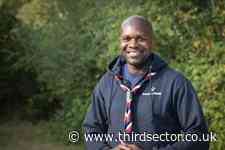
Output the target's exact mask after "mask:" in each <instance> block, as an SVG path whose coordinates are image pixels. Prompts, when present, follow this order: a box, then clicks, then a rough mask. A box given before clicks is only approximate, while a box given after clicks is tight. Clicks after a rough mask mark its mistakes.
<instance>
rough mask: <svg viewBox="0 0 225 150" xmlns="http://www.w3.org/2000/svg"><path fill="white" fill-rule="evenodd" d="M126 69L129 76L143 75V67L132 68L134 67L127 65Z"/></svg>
mask: <svg viewBox="0 0 225 150" xmlns="http://www.w3.org/2000/svg"><path fill="white" fill-rule="evenodd" d="M127 68H128V72H129V73H130V74H137V75H143V74H145V71H146V70H145V69H144V66H140V67H139V66H134V65H131V64H127Z"/></svg>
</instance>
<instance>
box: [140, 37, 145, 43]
mask: <svg viewBox="0 0 225 150" xmlns="http://www.w3.org/2000/svg"><path fill="white" fill-rule="evenodd" d="M145 40H146V39H145V38H142V37H140V38H138V41H139V42H143V41H145Z"/></svg>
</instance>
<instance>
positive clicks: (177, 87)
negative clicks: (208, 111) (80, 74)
mask: <svg viewBox="0 0 225 150" xmlns="http://www.w3.org/2000/svg"><path fill="white" fill-rule="evenodd" d="M152 37H153V31H152V26H151V24H150V23H149V22H148V21H147V20H146V19H145V18H144V17H142V16H131V17H128V18H127V19H126V20H125V21H124V22H123V23H122V25H121V34H120V46H121V52H120V55H119V56H118V57H116V58H115V59H114V60H113V61H112V62H111V64H110V65H109V67H108V71H107V72H106V73H105V74H104V75H103V77H102V78H101V80H100V81H99V83H98V84H97V85H96V87H95V89H94V91H93V94H92V102H91V105H90V107H89V110H88V112H87V114H86V117H85V120H84V122H83V127H84V131H85V134H86V135H88V134H89V135H95V136H96V135H99V136H102V135H103V134H105V133H108V134H109V135H110V134H112V135H114V136H113V140H109V139H108V138H107V137H106V138H103V140H99V139H94V140H93V139H92V141H90V140H89V141H88V140H87V141H86V147H87V149H90V150H108V149H113V150H199V149H201V150H208V142H196V141H190V140H191V139H189V141H178V140H177V141H174V140H169V139H167V140H162V139H160V140H155V141H154V140H152V138H151V140H149V139H150V136H151V135H153V134H158V135H162V134H165V133H168V134H179V133H183V134H187V133H191V134H196V135H199V138H201V137H202V134H203V133H207V126H206V123H205V121H204V117H203V113H202V110H201V107H200V105H199V102H198V100H197V97H196V93H195V91H194V89H193V87H192V85H191V83H190V81H188V80H187V79H186V78H185V77H184V76H183V75H181V73H179V72H177V71H175V70H173V69H172V68H170V67H169V66H168V65H167V63H166V62H165V61H163V60H162V59H161V58H160V57H159V56H158V55H156V54H154V53H153V52H152V51H151V50H152V45H153V44H152ZM121 133H124V134H123V135H125V136H121V135H120V134H121ZM146 133H147V134H149V135H148V140H146V139H145V140H143V139H142V140H141V139H140V137H141V136H140V135H141V134H142V135H144V136H146ZM134 134H136V135H137V134H139V139H137V138H138V136H136V139H135V140H134V139H133V138H131V136H132V135H134Z"/></svg>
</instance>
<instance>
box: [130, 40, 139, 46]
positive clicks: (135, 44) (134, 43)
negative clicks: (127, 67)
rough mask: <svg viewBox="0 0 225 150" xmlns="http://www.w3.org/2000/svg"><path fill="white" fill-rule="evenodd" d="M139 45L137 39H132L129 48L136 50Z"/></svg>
mask: <svg viewBox="0 0 225 150" xmlns="http://www.w3.org/2000/svg"><path fill="white" fill-rule="evenodd" d="M137 45H138V43H137V40H136V39H131V41H130V43H129V47H131V48H135V47H137Z"/></svg>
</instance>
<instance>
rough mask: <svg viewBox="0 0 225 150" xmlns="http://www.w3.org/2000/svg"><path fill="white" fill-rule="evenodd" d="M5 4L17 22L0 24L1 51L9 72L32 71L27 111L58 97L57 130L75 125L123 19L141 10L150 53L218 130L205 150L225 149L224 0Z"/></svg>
mask: <svg viewBox="0 0 225 150" xmlns="http://www.w3.org/2000/svg"><path fill="white" fill-rule="evenodd" d="M3 2H4V3H3ZM2 4H6V2H5V1H0V6H2ZM8 5H9V6H10V7H9V6H8ZM8 5H7V7H6V8H8V7H9V8H14V9H15V10H17V11H15V12H14V13H11V14H10V15H11V16H13V17H14V21H15V20H17V21H18V22H19V23H17V24H16V25H15V26H12V27H11V28H9V29H7V28H8V26H7V25H6V24H4V25H5V26H2V27H1V28H0V32H1V33H3V34H4V35H10V37H12V38H11V39H13V40H11V41H14V42H13V43H12V44H11V45H14V46H11V47H10V48H9V47H8V45H10V44H9V42H8V41H6V40H2V39H4V38H3V37H4V36H2V37H1V44H4V45H5V47H6V48H5V49H6V50H8V51H9V50H10V51H9V53H7V57H6V56H5V53H4V55H3V54H1V57H4V58H9V60H10V61H11V64H12V65H10V69H11V70H13V72H14V73H15V72H17V71H18V70H23V71H26V72H31V73H32V74H35V81H36V82H38V87H39V92H38V93H35V94H33V95H32V96H29V97H27V100H28V101H29V100H30V102H32V105H31V104H29V105H27V107H28V109H27V110H28V112H30V111H31V112H32V111H33V110H34V108H37V110H38V111H46V110H47V111H48V106H49V105H50V104H51V102H53V101H55V100H60V101H61V103H62V105H63V108H64V109H63V113H61V112H56V113H55V115H54V116H55V119H56V120H60V122H63V123H64V125H65V126H66V127H64V126H63V127H62V128H63V129H65V128H69V129H77V130H80V129H81V122H82V120H83V117H84V115H85V112H86V110H87V107H88V104H89V102H90V95H91V92H92V90H93V87H94V86H95V84H96V82H97V81H98V79H99V78H100V76H101V74H102V73H103V72H104V71H105V68H106V65H107V63H109V62H110V60H112V58H113V57H114V56H116V55H117V54H118V52H119V38H118V36H119V34H120V24H121V22H122V21H123V19H125V18H126V17H128V16H130V15H143V16H145V17H146V18H147V19H149V20H151V21H152V24H153V29H154V41H155V43H154V44H155V48H154V51H155V52H157V53H160V54H161V56H162V57H163V58H165V59H166V60H167V61H168V62H169V63H170V64H171V65H172V66H174V67H175V68H177V69H178V70H180V71H181V72H183V73H184V74H185V75H186V76H187V77H188V78H189V79H190V80H191V81H192V83H193V85H194V87H195V89H196V90H197V92H198V96H199V99H200V102H201V104H202V106H203V110H204V113H205V116H206V120H207V122H208V125H209V128H210V131H213V132H215V133H217V135H218V141H217V142H213V143H211V149H212V150H215V149H216V150H222V149H223V147H225V144H224V142H223V141H224V140H225V136H224V135H225V127H224V124H225V119H224V118H225V101H224V96H225V95H224V93H225V78H224V77H225V44H224V43H225V25H224V22H225V8H224V7H225V1H224V0H217V1H215V0H206V1H197V0H190V1H187V0H180V1H176V0H171V1H163V0H151V1H147V0H136V1H131V0H125V1H119V0H112V1H105V0H97V1H88V0H81V1H79V3H76V2H74V1H73V0H67V1H59V0H51V1H49V0H47V1H44V0H29V1H25V0H24V1H21V2H20V3H18V2H16V1H10V2H9V3H8ZM6 10H7V9H6ZM8 11H9V9H8ZM4 14H5V13H4ZM3 17H5V16H4V15H3ZM6 21H9V22H13V19H10V18H8V20H7V19H6ZM11 24H15V23H11ZM6 31H7V32H6ZM12 35H13V36H12ZM18 45H19V48H18ZM12 60H14V61H12ZM12 62H13V63H12ZM2 63H3V64H6V62H2ZM7 63H8V62H7ZM48 102H49V103H48ZM28 103H29V102H28ZM62 132H63V131H62ZM64 132H67V131H64ZM60 133H61V132H60ZM60 133H58V134H59V136H60ZM64 134H65V133H64Z"/></svg>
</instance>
